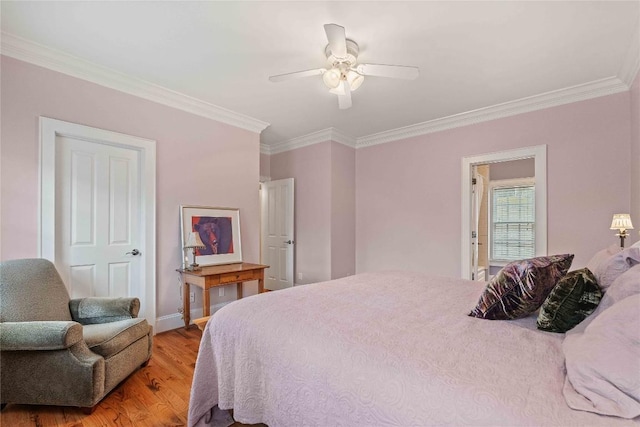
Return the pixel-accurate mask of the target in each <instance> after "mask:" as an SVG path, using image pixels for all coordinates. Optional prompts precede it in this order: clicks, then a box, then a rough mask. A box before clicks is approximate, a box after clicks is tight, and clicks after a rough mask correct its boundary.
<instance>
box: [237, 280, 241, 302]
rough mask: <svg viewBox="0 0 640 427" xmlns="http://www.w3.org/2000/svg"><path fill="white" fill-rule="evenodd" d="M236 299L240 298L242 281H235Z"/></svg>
mask: <svg viewBox="0 0 640 427" xmlns="http://www.w3.org/2000/svg"><path fill="white" fill-rule="evenodd" d="M236 292H237V295H236V297H237V299H242V282H238V283H236Z"/></svg>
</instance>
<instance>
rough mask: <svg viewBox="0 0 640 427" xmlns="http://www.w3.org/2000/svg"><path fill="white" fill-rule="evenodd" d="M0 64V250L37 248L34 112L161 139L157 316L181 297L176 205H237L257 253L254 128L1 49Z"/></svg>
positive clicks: (6, 255) (246, 253)
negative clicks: (185, 109) (44, 65)
mask: <svg viewBox="0 0 640 427" xmlns="http://www.w3.org/2000/svg"><path fill="white" fill-rule="evenodd" d="M1 66H2V81H1V83H2V105H1V108H2V110H1V111H2V134H1V137H2V152H1V153H2V156H1V174H2V175H1V186H0V194H1V197H2V205H1V208H0V209H1V212H0V213H1V224H0V225H1V227H0V228H1V230H2V233H1V237H0V245H1V249H2V250H1V256H2V259H12V258H23V257H36V256H37V255H38V254H37V237H38V236H37V229H38V218H37V211H38V197H39V195H38V151H39V149H38V144H39V141H38V117H39V116H46V117H51V118H55V119H60V120H64V121H69V122H74V123H79V124H83V125H87V126H93V127H97V128H101V129H107V130H111V131H116V132H121V133H125V134H130V135H135V136H139V137H143V138H148V139H154V140H156V141H157V146H156V150H157V164H156V167H157V195H156V197H157V199H156V201H157V230H158V231H157V290H156V292H157V315H158V317H160V316H164V315H171V314H175V313H176V312H177V308H178V307H180V306H181V296H180V294H179V289H178V284H177V280H178V276H177V273H176V272H175V269H176V268H178V267H180V265H181V255H180V231H179V230H180V228H179V227H180V225H179V223H180V222H179V206H180V205H181V204H194V205H204V206H232V207H237V208H240V220H241V226H242V251H243V258H244V259H245V260H247V261H250V262H251V261H252V262H257V261H258V259H259V227H260V223H259V194H258V185H257V183H258V179H259V135H258V134H256V133H253V132H249V131H246V130H242V129H239V128H235V127H232V126H229V125H226V124H223V123H219V122H216V121H213V120H209V119H206V118H203V117H199V116H196V115H193V114H189V113H186V112H183V111H181V110H177V109H173V108H170V107H167V106H163V105H160V104H156V103H153V102H150V101H146V100H143V99H141V98H137V97H134V96H131V95H127V94H124V93H122V92H118V91H115V90H112V89H108V88H105V87H102V86H99V85H96V84H93V83H89V82H86V81H83V80H80V79H76V78H73V77H69V76H66V75H64V74H60V73H57V72H53V71H50V70H47V69H44V68H40V67H37V66H33V65H30V64H27V63H24V62H21V61H17V60H14V59H11V58H7V57H4V56H3V57H2V63H1ZM253 287H254V286H253V285H251V284H250V285H248V289H247V291H248V293H251V292H253V293H255V291H256V289H257V286H255V288H256V289H253ZM228 294H234V295H235V292H228ZM217 298H218V297H217V293H216V294H215V295H214V294H213V293H212V301H213V303H216V302H217ZM198 305H200V306H201V303H200V298H199V296H198V299H197V301H196V304H195V306H198Z"/></svg>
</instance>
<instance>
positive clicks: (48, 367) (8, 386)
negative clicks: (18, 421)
mask: <svg viewBox="0 0 640 427" xmlns="http://www.w3.org/2000/svg"><path fill="white" fill-rule="evenodd" d="M139 309H140V301H139V300H138V299H137V298H83V299H73V300H70V299H69V294H68V292H67V289H66V287H65V285H64V283H63V282H62V279H61V278H60V275H59V274H58V272H57V271H56V268H55V267H54V265H53V264H52V263H51V262H49V261H47V260H44V259H24V260H14V261H6V262H3V263H0V388H1V390H0V402H1V403H2V407H4V406H5V405H6V404H8V403H21V404H34V405H58V406H79V407H83V408H85V412H91V411H92V410H93V408H94V406H95V405H96V404H97V403H98V402H99V401H100V400H101V399H102V398H103V397H104V396H106V395H107V393H109V392H110V391H111V390H113V389H114V388H115V387H116V386H117V385H118V384H119V383H120V382H121V381H122V380H124V379H125V378H126V377H127V376H129V375H130V374H131V373H132V372H134V371H135V370H136V369H138V368H139V367H140V366H144V365H146V363H147V361H148V360H149V358H150V357H151V344H152V330H151V326H149V324H148V323H147V321H146V320H145V319H139V318H137V315H138V311H139Z"/></svg>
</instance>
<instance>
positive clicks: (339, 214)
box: [331, 141, 356, 279]
mask: <svg viewBox="0 0 640 427" xmlns="http://www.w3.org/2000/svg"><path fill="white" fill-rule="evenodd" d="M355 166H356V150H355V149H353V148H350V147H347V146H345V145H342V144H339V143H337V142H333V141H332V142H331V278H332V279H337V278H340V277H345V276H349V275H351V274H354V273H355V267H356V234H355V229H356V174H355Z"/></svg>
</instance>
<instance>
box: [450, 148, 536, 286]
mask: <svg viewBox="0 0 640 427" xmlns="http://www.w3.org/2000/svg"><path fill="white" fill-rule="evenodd" d="M530 158H533V159H534V166H535V182H536V183H535V185H536V196H535V203H536V206H535V209H536V256H543V255H547V146H546V144H545V145H536V146H534V147H525V148H518V149H515V150H506V151H499V152H496V153H488V154H481V155H477V156H469V157H463V158H462V224H461V227H460V228H461V230H462V245H461V256H460V261H461V266H460V267H461V277H462V278H463V279H471V269H472V266H471V254H472V251H473V248H472V245H471V227H472V225H471V221H472V215H471V197H472V191H471V190H472V183H471V179H472V177H473V167H474V166H477V165H484V164H491V163H499V162H508V161H511V160H521V159H530Z"/></svg>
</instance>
